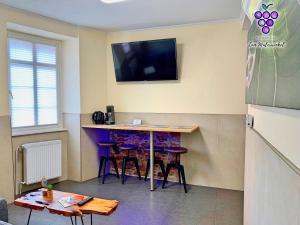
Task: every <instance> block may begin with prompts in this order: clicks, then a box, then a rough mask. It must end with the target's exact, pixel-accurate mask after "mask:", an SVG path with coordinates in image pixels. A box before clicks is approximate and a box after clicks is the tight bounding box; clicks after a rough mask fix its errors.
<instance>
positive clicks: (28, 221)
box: [27, 209, 32, 225]
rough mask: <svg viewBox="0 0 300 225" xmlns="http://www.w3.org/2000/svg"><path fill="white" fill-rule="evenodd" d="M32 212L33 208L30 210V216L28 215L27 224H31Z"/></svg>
mask: <svg viewBox="0 0 300 225" xmlns="http://www.w3.org/2000/svg"><path fill="white" fill-rule="evenodd" d="M31 213H32V209H30V212H29V216H28V220H27V225H29V223H30V218H31Z"/></svg>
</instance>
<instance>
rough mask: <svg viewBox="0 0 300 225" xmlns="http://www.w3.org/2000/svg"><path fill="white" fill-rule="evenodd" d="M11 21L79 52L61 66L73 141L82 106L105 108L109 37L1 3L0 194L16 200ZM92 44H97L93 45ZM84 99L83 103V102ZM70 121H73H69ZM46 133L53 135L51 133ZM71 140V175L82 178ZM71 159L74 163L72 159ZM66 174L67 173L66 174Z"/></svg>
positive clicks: (88, 109)
mask: <svg viewBox="0 0 300 225" xmlns="http://www.w3.org/2000/svg"><path fill="white" fill-rule="evenodd" d="M11 24H14V25H15V24H17V27H20V25H21V26H23V27H25V28H26V31H27V30H28V32H30V33H31V32H38V33H33V34H39V32H41V35H45V36H48V35H50V36H51V37H52V38H55V37H56V36H57V37H58V38H59V39H62V40H63V43H64V44H66V43H67V44H68V45H65V47H66V48H67V49H68V53H70V49H71V50H72V51H71V52H72V53H73V52H74V53H76V54H80V58H79V56H78V59H77V58H76V57H74V58H72V59H70V58H69V57H67V56H66V57H65V58H62V60H63V61H64V62H65V65H67V66H68V67H65V68H62V73H63V74H62V76H65V77H64V78H66V79H62V86H63V93H64V98H63V103H64V105H63V107H62V108H63V112H65V114H64V118H65V124H66V127H67V128H69V132H68V134H69V135H68V139H69V142H70V143H72V144H73V143H75V141H77V140H78V141H79V140H80V113H81V110H82V111H83V112H91V111H92V110H94V109H99V108H100V109H102V108H103V105H104V99H105V94H106V91H105V85H106V82H105V72H103V71H105V70H106V60H105V54H106V48H105V43H106V39H105V38H106V37H105V34H104V33H103V32H101V31H97V30H92V29H88V28H83V27H78V26H76V25H71V24H67V23H63V22H61V21H57V20H53V19H49V18H45V17H42V16H38V15H35V14H31V13H26V12H24V11H21V10H16V9H12V8H10V7H7V6H3V5H1V4H0V50H1V51H0V91H1V94H0V133H1V134H3V135H2V136H4V135H5V140H3V139H1V140H0V145H1V146H2V148H1V157H0V165H1V166H2V167H5V168H6V170H2V171H5V175H4V174H3V172H2V173H0V196H1V197H5V198H6V199H7V200H8V201H9V202H11V201H12V200H13V194H14V193H13V164H12V153H13V151H12V146H11V128H10V124H9V119H10V118H9V114H10V113H9V103H8V102H9V101H8V100H9V97H8V70H7V27H11ZM93 45H95V46H96V47H92V46H93ZM64 50H66V49H65V48H62V51H63V52H64ZM90 56H91V57H90ZM73 62H74V63H75V64H76V65H73V66H74V68H71V67H72V63H73ZM78 63H79V65H78ZM75 67H76V68H75ZM79 70H80V71H79ZM69 76H70V77H72V78H71V79H68V78H70V77H69ZM80 76H82V77H80ZM72 82H73V83H72ZM66 83H68V85H67V84H66ZM81 96H82V99H83V100H82V101H81ZM99 96H100V97H99ZM99 99H100V100H99ZM101 99H102V100H101ZM83 101H84V103H83V104H82V105H81V102H83ZM74 118H75V121H74ZM69 122H71V123H72V124H71V125H70V124H69ZM74 123H76V124H77V127H76V128H74ZM69 125H70V126H69ZM34 136H35V135H33V136H31V138H28V139H26V138H23V139H22V142H23V143H26V142H27V141H28V142H29V141H32V139H33V138H35V137H34ZM46 136H47V137H49V138H51V134H49V135H46ZM36 138H38V135H36ZM74 140H75V141H74ZM76 143H77V142H76ZM72 144H71V145H70V147H69V148H68V158H71V159H77V161H78V165H79V166H78V168H77V167H76V170H75V169H74V168H73V167H72V165H71V166H70V165H69V166H68V167H69V168H70V169H74V171H75V174H74V173H72V174H70V175H71V178H72V179H73V178H75V179H76V180H80V178H81V169H82V168H81V162H80V160H81V152H80V150H81V149H80V144H77V145H75V144H73V145H72ZM77 161H76V163H77ZM68 162H70V163H72V162H71V161H68ZM18 176H19V174H18ZM66 176H67V174H65V176H64V177H66Z"/></svg>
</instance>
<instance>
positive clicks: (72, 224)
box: [70, 216, 74, 225]
mask: <svg viewBox="0 0 300 225" xmlns="http://www.w3.org/2000/svg"><path fill="white" fill-rule="evenodd" d="M70 219H71V223H72V225H74V223H73V219H72V216H70Z"/></svg>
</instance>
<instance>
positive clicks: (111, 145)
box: [97, 142, 120, 184]
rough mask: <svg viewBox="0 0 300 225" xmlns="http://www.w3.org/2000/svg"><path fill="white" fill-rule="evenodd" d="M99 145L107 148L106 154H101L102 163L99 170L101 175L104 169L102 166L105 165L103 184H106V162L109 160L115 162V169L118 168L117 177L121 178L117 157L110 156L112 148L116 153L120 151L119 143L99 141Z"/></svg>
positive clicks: (99, 175)
mask: <svg viewBox="0 0 300 225" xmlns="http://www.w3.org/2000/svg"><path fill="white" fill-rule="evenodd" d="M97 145H98V146H100V147H102V148H105V149H106V156H101V158H100V165H99V172H98V177H101V170H102V167H103V166H104V167H103V177H102V184H104V181H105V176H106V171H105V170H106V163H107V162H108V161H111V162H112V163H113V165H114V167H115V170H116V176H117V178H120V175H119V170H118V165H117V159H116V157H115V156H110V154H109V153H110V150H112V151H113V152H114V153H115V154H117V153H118V148H117V144H116V143H114V142H100V143H97Z"/></svg>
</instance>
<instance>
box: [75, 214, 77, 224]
mask: <svg viewBox="0 0 300 225" xmlns="http://www.w3.org/2000/svg"><path fill="white" fill-rule="evenodd" d="M75 225H77V216H75Z"/></svg>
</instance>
